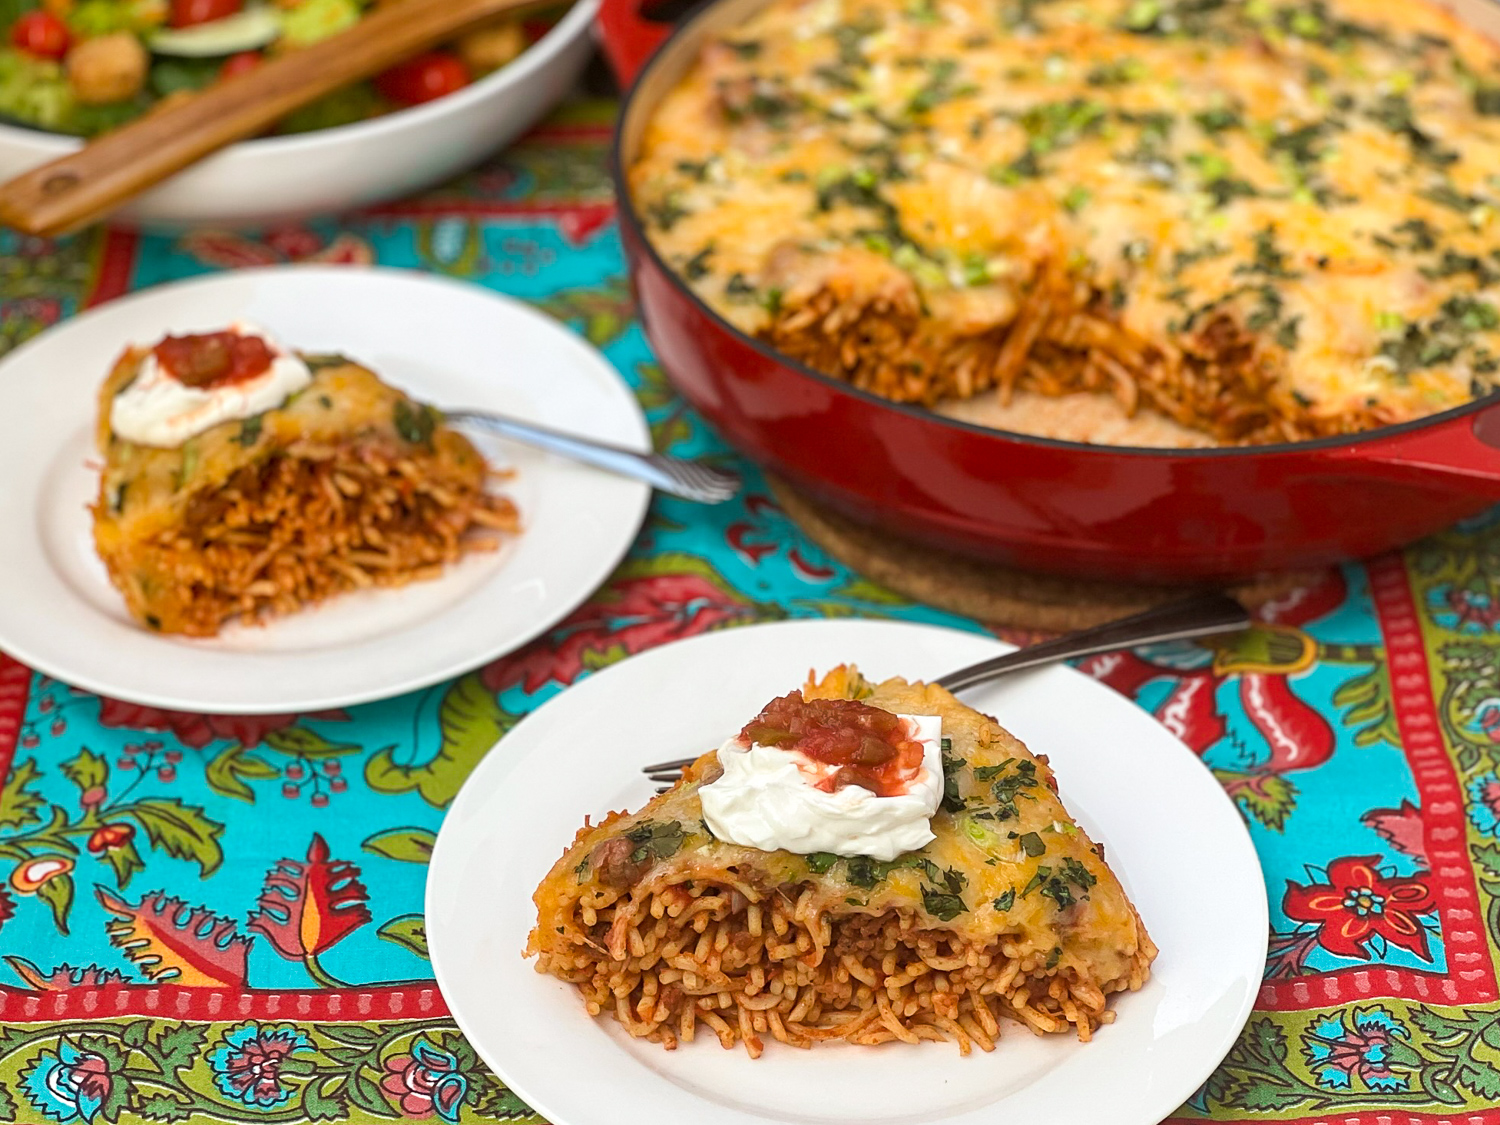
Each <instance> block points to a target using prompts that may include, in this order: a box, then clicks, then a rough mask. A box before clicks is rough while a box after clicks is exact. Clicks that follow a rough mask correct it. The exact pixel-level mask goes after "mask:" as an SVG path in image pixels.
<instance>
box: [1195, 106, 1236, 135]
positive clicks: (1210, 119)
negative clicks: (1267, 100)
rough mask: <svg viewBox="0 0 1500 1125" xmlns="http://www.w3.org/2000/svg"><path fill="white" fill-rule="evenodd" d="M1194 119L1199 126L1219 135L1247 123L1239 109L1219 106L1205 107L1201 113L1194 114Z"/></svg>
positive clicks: (1205, 130)
mask: <svg viewBox="0 0 1500 1125" xmlns="http://www.w3.org/2000/svg"><path fill="white" fill-rule="evenodd" d="M1193 121H1194V122H1196V123H1197V125H1198V128H1200V129H1202V130H1203V131H1204V132H1205V133H1208V134H1210V135H1217V134H1219V133H1222V132H1224V131H1225V130H1226V129H1238V128H1239V127H1240V126H1241V125H1243V124H1244V123H1245V119H1244V118H1243V117H1241V116H1240V111H1239V110H1237V109H1229V108H1228V107H1224V106H1219V107H1216V108H1214V109H1205V110H1203V111H1202V112H1200V113H1195V114H1193Z"/></svg>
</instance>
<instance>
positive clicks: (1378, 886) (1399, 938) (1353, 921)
mask: <svg viewBox="0 0 1500 1125" xmlns="http://www.w3.org/2000/svg"><path fill="white" fill-rule="evenodd" d="M1379 862H1380V857H1379V856H1373V855H1365V856H1345V857H1344V858H1343V859H1336V860H1334V861H1333V862H1332V863H1330V864H1329V865H1328V882H1326V883H1312V884H1309V885H1307V886H1303V885H1301V884H1300V883H1294V882H1292V881H1291V880H1290V879H1288V880H1287V884H1286V894H1285V895H1284V896H1282V900H1281V909H1282V910H1283V911H1285V912H1286V916H1287V917H1288V918H1290V919H1292V920H1293V921H1294V922H1303V923H1307V924H1309V925H1312V926H1315V927H1317V938H1318V944H1320V945H1321V946H1322V947H1323V948H1324V949H1326V950H1327V951H1328V952H1329V953H1332V954H1335V955H1337V956H1339V957H1349V958H1352V959H1355V960H1360V961H1368V960H1370V956H1371V954H1370V949H1369V945H1370V943H1371V942H1372V941H1373V940H1374V939H1375V938H1376V937H1380V938H1383V939H1384V940H1385V941H1388V942H1390V944H1392V945H1398V946H1400V947H1401V948H1402V949H1405V950H1407V951H1408V952H1411V953H1414V954H1416V955H1417V956H1418V957H1420V958H1421V959H1422V960H1424V961H1431V960H1432V954H1431V952H1430V951H1429V950H1428V948H1427V930H1426V928H1425V927H1424V926H1423V925H1422V922H1421V917H1420V916H1421V915H1423V914H1430V913H1431V912H1432V911H1434V910H1436V909H1437V903H1436V902H1435V901H1434V899H1433V896H1432V890H1431V888H1429V887H1428V886H1427V883H1426V882H1425V881H1424V877H1425V875H1426V872H1418V873H1417V874H1416V875H1413V876H1411V877H1410V878H1406V879H1402V878H1397V877H1396V876H1395V875H1394V874H1389V875H1388V874H1383V873H1382V872H1381V870H1380V868H1379V867H1378V866H1377V864H1378V863H1379Z"/></svg>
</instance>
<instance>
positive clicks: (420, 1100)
mask: <svg viewBox="0 0 1500 1125" xmlns="http://www.w3.org/2000/svg"><path fill="white" fill-rule="evenodd" d="M459 1065H460V1064H459V1061H458V1059H456V1058H454V1057H453V1055H452V1054H451V1053H449V1052H448V1051H442V1050H439V1049H438V1048H437V1047H434V1046H433V1045H432V1044H431V1043H430V1042H428V1040H427V1037H426V1036H418V1037H417V1039H415V1040H414V1041H413V1042H412V1045H411V1054H409V1055H392V1056H391V1057H390V1058H388V1059H386V1060H385V1077H384V1078H382V1079H381V1080H380V1088H381V1089H383V1090H384V1091H385V1092H386V1094H388V1095H389V1096H390V1100H391V1103H392V1104H393V1105H395V1106H396V1108H398V1109H399V1110H400V1111H401V1113H402V1114H403V1115H404V1116H406V1117H410V1118H414V1119H415V1118H424V1117H431V1116H432V1115H433V1114H434V1113H436V1114H437V1115H438V1116H439V1117H441V1118H442V1119H443V1120H444V1121H457V1120H458V1110H459V1107H460V1106H461V1105H463V1101H464V1095H465V1094H466V1093H468V1090H469V1079H468V1077H467V1076H466V1075H465V1074H464V1073H463V1072H462V1071H461V1070H460V1069H459Z"/></svg>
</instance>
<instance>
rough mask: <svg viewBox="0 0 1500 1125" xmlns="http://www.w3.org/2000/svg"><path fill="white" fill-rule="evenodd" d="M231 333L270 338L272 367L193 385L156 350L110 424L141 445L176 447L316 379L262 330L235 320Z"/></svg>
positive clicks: (121, 435)
mask: <svg viewBox="0 0 1500 1125" xmlns="http://www.w3.org/2000/svg"><path fill="white" fill-rule="evenodd" d="M228 331H230V332H233V333H234V334H235V335H238V336H258V337H260V339H262V340H263V341H265V344H266V346H267V348H268V349H269V350H270V352H271V356H272V359H271V363H270V366H269V367H267V368H266V369H265V370H264V371H262V372H260V373H259V374H257V375H254V376H252V377H250V378H248V379H242V380H239V381H236V382H231V383H224V384H220V385H215V386H207V387H190V386H188V385H187V384H185V383H183V382H182V381H181V380H179V379H178V378H176V377H175V376H174V375H173V374H172V373H171V372H170V371H169V370H168V369H167V368H166V367H165V366H164V365H163V364H162V362H161V361H160V360H159V359H158V358H157V355H156V352H155V350H152V351H150V352H148V353H147V355H146V358H145V359H143V360H141V366H140V370H139V372H137V374H136V377H135V379H134V380H133V381H132V382H131V383H130V385H129V386H128V387H126V388H125V389H124V390H123V391H121V392H120V393H119V394H118V395H116V396H115V400H114V403H113V404H112V405H111V406H110V411H109V425H110V429H111V430H112V431H113V432H114V434H115V436H116V437H119V438H121V439H122V440H124V441H130V442H135V443H136V444H138V445H151V446H157V447H159V448H163V449H174V448H176V447H177V446H179V445H181V444H182V443H183V442H185V441H187V440H188V439H189V438H193V437H197V436H198V435H199V434H201V433H203V432H205V431H207V430H211V429H213V428H214V427H215V426H217V425H220V424H221V423H223V422H233V421H236V420H238V419H244V418H253V417H254V416H255V415H257V414H263V413H265V412H266V411H267V410H273V409H275V408H276V407H278V406H280V405H281V404H282V403H284V402H285V401H286V400H287V399H288V398H289V397H291V396H292V395H294V394H296V393H297V392H298V391H300V390H302V389H304V388H305V387H306V386H307V385H308V384H309V383H311V382H312V371H311V370H310V369H309V368H308V366H307V364H305V363H303V362H302V360H301V358H300V357H298V356H296V355H294V354H293V353H292V352H290V351H288V350H287V349H286V348H284V347H282V346H281V345H280V344H278V343H277V342H276V341H275V340H273V339H272V338H271V337H270V336H269V335H267V334H266V333H265V332H264V331H262V330H261V329H259V328H256V327H255V326H253V325H250V324H246V323H244V322H243V321H236V322H235V323H234V324H231V325H230V326H229V329H228Z"/></svg>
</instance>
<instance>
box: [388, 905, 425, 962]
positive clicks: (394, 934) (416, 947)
mask: <svg viewBox="0 0 1500 1125" xmlns="http://www.w3.org/2000/svg"><path fill="white" fill-rule="evenodd" d="M375 932H376V933H377V934H379V935H380V936H381V937H382V938H384V939H385V940H386V941H389V942H392V943H393V944H395V945H399V946H403V947H404V948H406V949H409V950H411V952H413V953H415V954H416V955H417V956H418V957H421V958H423V959H424V960H425V959H426V957H427V920H426V919H425V918H424V917H423V916H422V915H420V914H403V915H401V916H400V917H399V918H392V919H391V920H390V921H389V922H387V923H386V924H385V925H383V926H381V927H380V929H378V930H377V931H375Z"/></svg>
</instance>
